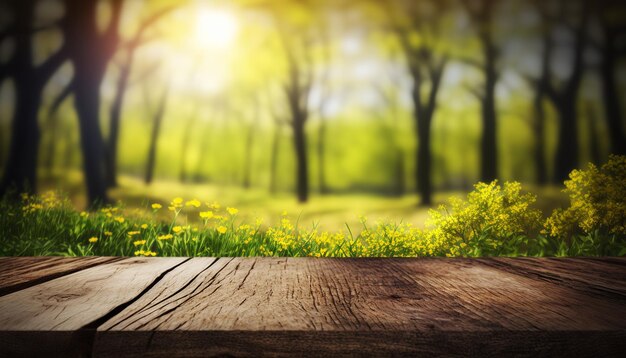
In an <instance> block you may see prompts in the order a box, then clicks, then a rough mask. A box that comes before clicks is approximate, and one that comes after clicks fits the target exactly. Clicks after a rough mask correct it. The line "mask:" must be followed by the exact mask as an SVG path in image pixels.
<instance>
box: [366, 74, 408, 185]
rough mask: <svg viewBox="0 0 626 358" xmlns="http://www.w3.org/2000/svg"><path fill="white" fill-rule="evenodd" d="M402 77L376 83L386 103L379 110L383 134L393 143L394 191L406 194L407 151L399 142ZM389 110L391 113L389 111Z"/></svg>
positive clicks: (393, 77) (392, 77)
mask: <svg viewBox="0 0 626 358" xmlns="http://www.w3.org/2000/svg"><path fill="white" fill-rule="evenodd" d="M399 82H400V79H399V78H397V77H396V76H390V86H382V85H380V84H376V85H374V88H376V90H377V92H378V94H379V95H380V98H381V100H382V101H383V103H384V106H385V107H384V108H385V111H384V112H383V111H379V112H380V114H379V118H380V120H381V122H382V124H383V129H382V131H381V132H382V134H383V135H384V136H385V137H386V139H387V141H388V142H389V143H390V144H391V146H392V148H391V153H392V155H393V167H394V170H393V185H392V192H393V193H394V194H395V195H397V196H402V195H404V192H405V190H406V183H405V176H406V175H405V171H406V168H405V156H406V154H405V151H404V149H403V148H402V145H401V144H400V143H399V140H398V134H399V133H400V129H399V123H398V122H399V120H400V118H399V117H400V113H399V112H400V103H399V98H398V88H396V86H397V84H398V83H399ZM388 112H389V113H388ZM388 117H391V122H390V123H389V122H388V121H387V119H388Z"/></svg>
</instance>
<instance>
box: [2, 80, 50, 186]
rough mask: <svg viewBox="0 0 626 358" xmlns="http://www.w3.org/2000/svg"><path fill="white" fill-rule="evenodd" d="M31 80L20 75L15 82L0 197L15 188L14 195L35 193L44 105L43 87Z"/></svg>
mask: <svg viewBox="0 0 626 358" xmlns="http://www.w3.org/2000/svg"><path fill="white" fill-rule="evenodd" d="M31 81H33V80H32V79H31V80H30V81H29V80H24V79H20V78H18V79H17V80H16V81H15V86H16V90H15V97H16V98H15V99H16V107H15V112H14V115H13V125H12V130H11V145H10V147H9V156H8V160H7V164H6V166H5V171H4V176H3V177H2V185H0V196H2V195H4V194H6V193H7V191H13V190H14V193H13V194H19V193H34V192H36V184H37V182H36V179H37V178H36V168H37V157H38V152H39V142H40V136H41V135H40V131H39V125H38V121H37V111H38V109H39V106H40V104H41V91H42V88H40V86H38V85H37V84H35V83H33V82H31Z"/></svg>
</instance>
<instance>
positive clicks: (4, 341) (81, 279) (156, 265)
mask: <svg viewBox="0 0 626 358" xmlns="http://www.w3.org/2000/svg"><path fill="white" fill-rule="evenodd" d="M185 260H187V259H185V258H161V259H158V260H150V259H148V258H127V259H124V260H121V261H116V262H111V263H107V264H101V265H98V266H95V267H92V268H89V269H86V270H82V271H78V272H75V273H73V274H69V275H66V276H63V277H59V278H57V279H54V280H51V281H48V282H45V283H42V284H39V285H36V286H32V287H29V288H26V289H24V290H21V291H18V292H14V293H11V294H8V295H5V296H3V297H0V307H2V310H1V311H0V352H8V353H10V354H9V355H30V354H37V355H41V354H47V353H54V354H58V355H65V354H70V355H73V354H84V353H85V352H84V351H82V350H83V349H87V350H89V351H90V349H91V348H90V347H91V344H90V343H89V340H90V336H89V332H87V334H85V332H83V331H81V330H85V329H87V331H88V330H89V329H90V328H92V327H93V326H94V325H99V324H100V323H99V322H100V321H102V320H106V318H107V317H108V316H107V315H113V314H115V313H116V312H117V311H119V310H122V309H123V308H124V307H125V305H127V304H130V303H131V302H132V301H133V300H134V299H136V298H137V297H139V296H140V295H141V294H142V292H143V291H144V290H146V289H148V288H149V287H150V286H151V285H153V284H154V282H155V281H158V280H159V279H160V278H161V277H162V276H163V275H164V274H165V273H166V272H168V271H169V270H171V269H172V268H174V267H176V266H177V265H179V264H181V263H182V262H184V261H185ZM35 332H36V334H35ZM91 338H92V337H91ZM33 339H36V342H37V344H35V345H33V344H32V341H33ZM81 343H86V346H84V345H82V344H81ZM76 349H78V350H79V351H76ZM89 353H90V352H89Z"/></svg>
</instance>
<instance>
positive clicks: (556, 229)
mask: <svg viewBox="0 0 626 358" xmlns="http://www.w3.org/2000/svg"><path fill="white" fill-rule="evenodd" d="M564 192H565V193H567V194H568V195H569V198H570V206H569V207H568V208H566V209H557V210H555V211H554V212H553V213H552V215H551V216H550V217H549V218H548V219H547V220H546V223H545V230H544V232H545V233H546V234H549V235H550V236H551V237H553V238H555V239H557V240H561V242H568V244H567V245H566V246H568V247H573V246H575V247H578V248H579V252H583V253H590V254H598V255H603V254H609V253H610V252H614V251H615V250H621V251H622V254H623V253H626V252H623V251H624V250H626V242H625V241H626V157H624V156H616V155H612V156H610V158H609V161H608V163H606V164H604V165H603V166H602V167H601V168H598V167H596V166H595V165H593V164H589V166H588V168H587V170H574V171H572V172H571V173H570V180H567V181H565V189H564ZM564 245H565V244H564ZM566 254H567V253H566Z"/></svg>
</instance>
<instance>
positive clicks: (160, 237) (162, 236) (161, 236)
mask: <svg viewBox="0 0 626 358" xmlns="http://www.w3.org/2000/svg"><path fill="white" fill-rule="evenodd" d="M172 237H173V236H172V234H166V235H159V236H157V240H169V239H171V238H172Z"/></svg>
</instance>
